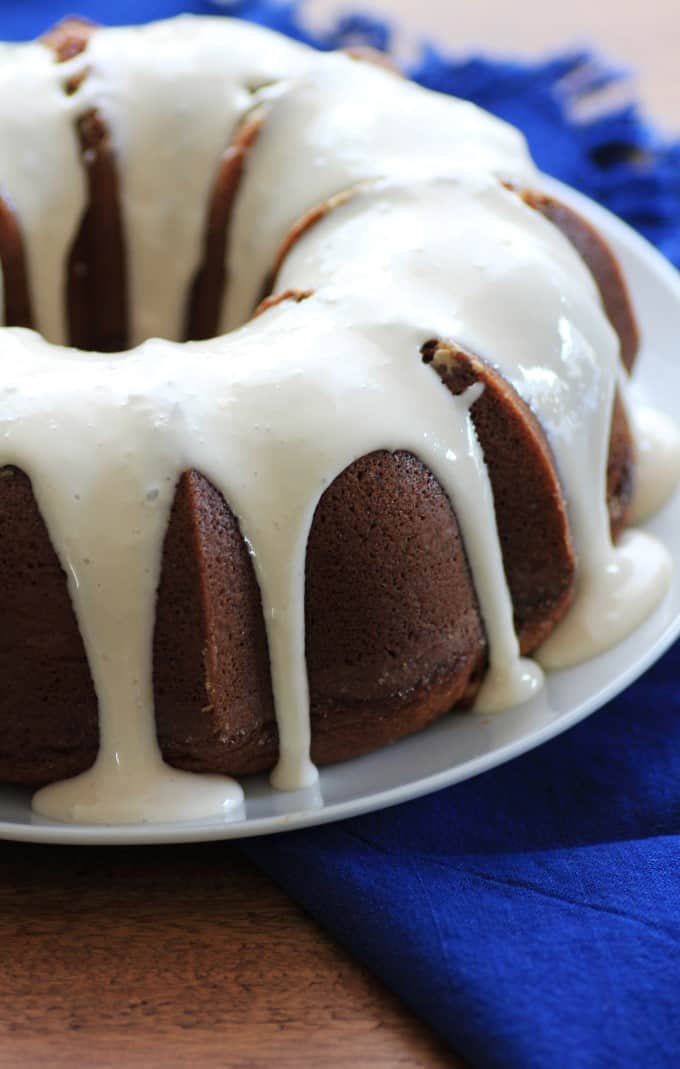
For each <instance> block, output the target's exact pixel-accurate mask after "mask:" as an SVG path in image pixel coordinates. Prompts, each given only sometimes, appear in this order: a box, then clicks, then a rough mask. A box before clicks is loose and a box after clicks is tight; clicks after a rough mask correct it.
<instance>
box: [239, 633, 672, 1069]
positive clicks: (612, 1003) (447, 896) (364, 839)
mask: <svg viewBox="0 0 680 1069" xmlns="http://www.w3.org/2000/svg"><path fill="white" fill-rule="evenodd" d="M679 679H680V649H677V648H676V649H675V650H674V651H672V652H671V653H670V654H668V655H667V656H666V658H665V659H664V660H663V661H662V662H661V663H660V664H658V665H657V666H656V667H655V668H654V669H653V670H652V671H651V672H649V673H648V675H647V676H646V677H645V678H644V679H643V680H642V681H641V682H639V683H638V684H637V685H636V686H634V687H632V688H631V689H630V690H629V691H628V692H627V693H626V694H624V695H623V696H622V697H620V698H619V699H617V700H616V701H615V702H612V703H611V704H610V705H609V706H608V707H607V708H606V709H604V710H601V711H600V712H599V713H597V714H595V715H594V716H593V717H591V719H590V720H589V721H586V722H584V723H583V724H581V725H580V726H579V727H576V728H574V729H573V730H572V731H570V732H568V733H567V734H566V735H564V736H562V737H561V738H559V739H556V740H555V741H553V742H551V743H548V744H547V745H545V746H543V747H541V748H540V749H538V750H536V751H534V752H533V753H532V754H529V755H527V756H525V757H522V758H519V759H518V760H515V761H512V762H510V763H509V764H508V765H505V766H504V767H503V768H499V769H496V770H494V771H492V772H487V773H486V774H485V775H483V776H479V777H478V778H477V779H474V780H470V781H469V782H467V783H462V784H459V785H458V786H456V787H451V788H449V789H448V790H444V791H440V792H439V793H437V794H434V795H431V796H430V797H428V798H423V799H420V800H419V801H416V802H409V803H408V804H406V805H402V806H398V807H395V808H394V809H388V810H384V811H383V812H380V813H374V814H371V815H369V816H366V817H360V818H357V819H355V820H350V821H345V822H343V823H340V824H336V825H331V826H326V827H319V828H314V829H311V830H308V831H304V832H293V833H290V834H288V835H281V836H272V837H271V838H268V839H259V840H253V841H252V842H250V843H246V844H245V846H244V849H245V852H246V853H247V854H248V856H249V857H250V858H252V859H253V860H254V861H255V862H256V863H257V864H258V865H259V866H261V867H262V868H263V869H264V870H265V871H266V872H267V873H268V874H269V875H271V876H272V877H273V878H274V879H275V880H276V881H277V882H278V883H280V884H281V886H282V887H283V888H285V890H286V891H288V892H289V893H290V894H291V895H292V896H293V897H294V898H296V899H297V900H298V901H299V902H300V903H301V904H302V905H303V906H304V907H305V909H306V910H308V911H309V913H311V914H312V915H313V916H314V917H315V918H316V919H317V920H318V921H320V923H321V924H322V925H324V927H326V928H328V930H329V931H330V932H332V933H333V935H334V936H336V938H337V939H338V940H340V942H342V943H344V944H345V946H346V947H348V949H349V950H351V951H352V952H353V953H354V954H356V956H357V957H359V958H361V959H362V960H363V961H364V962H365V963H366V964H367V965H369V966H370V968H371V969H373V970H374V971H375V972H376V973H378V975H380V976H381V977H382V979H383V980H384V981H385V982H386V983H387V984H388V985H389V986H390V987H392V988H393V989H394V990H395V991H396V992H397V993H398V994H399V995H401V997H402V998H403V999H404V1001H405V1002H407V1003H408V1004H409V1005H410V1006H411V1008H412V1009H414V1010H415V1011H416V1012H417V1013H419V1014H420V1015H421V1016H422V1017H424V1018H425V1019H426V1020H428V1021H429V1022H430V1023H431V1024H432V1025H433V1026H434V1027H435V1028H436V1030H437V1031H438V1032H439V1033H440V1034H441V1035H442V1036H444V1037H445V1038H446V1039H447V1040H448V1041H449V1042H450V1043H451V1044H452V1046H453V1047H454V1048H455V1049H456V1050H457V1051H459V1052H460V1053H461V1054H463V1055H464V1056H465V1057H466V1058H467V1059H468V1060H469V1062H470V1063H471V1065H473V1066H475V1067H477V1069H515V1067H516V1069H519V1067H521V1069H618V1067H621V1069H623V1067H624V1066H625V1067H628V1066H645V1069H657V1067H659V1069H660V1067H663V1069H677V1066H678V1065H680V1010H679V1009H678V995H679V994H680V835H678V832H679V831H680V692H679V688H678V680H679Z"/></svg>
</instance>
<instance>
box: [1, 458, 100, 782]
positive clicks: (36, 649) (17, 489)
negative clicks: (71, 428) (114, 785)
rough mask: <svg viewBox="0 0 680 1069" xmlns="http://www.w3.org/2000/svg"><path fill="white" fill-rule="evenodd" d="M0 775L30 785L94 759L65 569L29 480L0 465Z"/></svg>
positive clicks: (94, 728)
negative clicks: (52, 543) (0, 593)
mask: <svg viewBox="0 0 680 1069" xmlns="http://www.w3.org/2000/svg"><path fill="white" fill-rule="evenodd" d="M0 589H2V597H1V598H0V636H1V638H0V680H2V687H1V688H0V781H3V782H5V783H25V784H28V785H35V784H40V783H46V782H48V781H50V780H53V779H61V778H64V777H65V776H69V775H74V774H75V773H76V772H80V771H82V770H83V769H85V768H87V767H89V765H91V764H92V762H93V761H94V759H95V757H96V754H97V749H98V745H99V727H98V719H97V704H96V699H95V693H94V687H93V685H92V680H91V677H90V671H89V667H88V664H87V659H86V657H85V650H84V648H83V643H82V639H81V637H80V632H79V630H78V625H77V623H76V619H75V615H74V612H73V608H72V606H71V599H70V597H69V593H68V588H67V584H66V576H65V575H64V572H63V571H62V569H61V566H60V564H59V561H58V559H57V556H56V554H55V552H54V550H53V548H52V545H51V543H50V539H49V536H48V534H47V530H46V528H45V524H44V523H43V520H42V517H41V515H40V513H39V511H38V507H37V505H36V503H35V499H34V496H33V491H32V488H31V483H30V481H29V479H28V478H27V476H26V475H24V474H23V472H21V471H19V470H18V469H17V468H15V467H3V468H0Z"/></svg>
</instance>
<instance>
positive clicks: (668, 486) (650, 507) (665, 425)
mask: <svg viewBox="0 0 680 1069" xmlns="http://www.w3.org/2000/svg"><path fill="white" fill-rule="evenodd" d="M632 422H633V431H634V436H635V453H636V456H635V459H636V468H635V485H634V488H633V502H632V508H631V521H632V522H633V523H640V522H641V521H642V520H646V519H647V518H648V517H649V516H652V515H653V513H655V512H656V511H657V509H659V508H661V506H662V505H663V503H664V501H667V500H668V498H669V497H670V495H671V494H672V493H673V490H674V489H675V487H676V486H677V484H678V481H679V480H680V433H678V428H677V427H676V425H675V424H674V423H673V421H672V420H670V419H669V418H668V416H665V415H664V414H663V412H657V411H656V410H655V409H653V408H645V407H642V406H640V407H638V408H635V409H633V412H632Z"/></svg>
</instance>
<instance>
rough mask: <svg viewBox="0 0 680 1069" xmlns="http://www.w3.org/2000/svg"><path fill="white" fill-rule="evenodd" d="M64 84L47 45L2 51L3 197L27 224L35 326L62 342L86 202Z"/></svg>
mask: <svg viewBox="0 0 680 1069" xmlns="http://www.w3.org/2000/svg"><path fill="white" fill-rule="evenodd" d="M63 82H64V72H63V71H62V70H60V69H59V67H58V65H57V64H56V63H55V62H54V59H53V57H52V56H51V54H50V53H49V52H48V50H47V49H46V48H44V47H43V46H42V45H38V44H27V45H11V46H8V45H5V46H4V47H3V48H2V49H0V195H2V197H3V198H4V199H5V200H6V201H7V203H8V204H9V205H11V207H12V208H13V210H14V212H15V215H16V219H17V221H18V224H19V227H20V229H21V233H22V237H23V240H24V247H25V254H26V262H27V271H28V278H29V283H30V287H31V291H32V294H33V304H34V309H35V320H36V324H37V327H38V329H39V330H40V331H41V332H42V333H43V334H44V335H45V337H47V338H50V340H52V341H54V342H57V343H60V342H63V341H64V339H65V337H66V331H65V308H64V294H63V287H62V284H61V283H62V280H63V278H64V273H65V265H66V260H67V256H68V252H69V249H70V247H71V243H72V241H73V237H74V234H75V232H76V230H77V227H78V222H79V220H80V217H81V215H82V212H83V207H84V204H85V181H84V177H83V171H82V167H81V163H80V152H79V148H78V142H77V137H76V132H75V126H74V121H75V114H76V113H75V109H74V107H73V102H72V100H71V99H70V98H69V97H68V96H67V95H66V94H65V93H64V91H63ZM36 131H40V136H36Z"/></svg>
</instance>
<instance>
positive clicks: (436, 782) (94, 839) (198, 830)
mask: <svg viewBox="0 0 680 1069" xmlns="http://www.w3.org/2000/svg"><path fill="white" fill-rule="evenodd" d="M540 186H541V188H542V189H543V190H544V191H545V192H547V193H553V194H555V195H557V196H558V197H560V198H561V199H563V200H564V201H566V202H567V203H568V204H570V205H571V206H573V207H575V208H576V209H577V210H580V211H581V212H582V214H583V215H585V216H586V218H588V219H589V220H590V221H591V222H593V223H595V224H596V225H598V226H599V228H600V229H601V230H602V232H603V233H604V234H605V236H606V237H607V238H608V239H610V240H611V241H612V242H613V243H614V245H616V246H618V247H619V248H621V247H623V248H625V249H627V250H628V251H629V252H630V253H631V254H632V255H633V256H634V257H635V258H636V259H637V260H638V261H639V263H640V264H641V265H642V266H643V267H644V269H645V271H646V273H648V274H649V276H650V277H653V278H654V279H655V283H656V284H657V285H659V286H661V287H662V288H664V289H667V290H669V291H672V293H673V295H674V296H675V298H677V299H678V302H679V304H680V274H679V273H678V272H677V271H676V269H675V268H674V267H673V265H672V264H671V263H670V262H669V261H668V260H666V259H665V257H664V256H663V255H662V254H661V253H660V252H659V251H658V250H657V249H656V248H654V246H653V245H651V244H650V243H649V242H648V241H647V240H646V239H645V238H643V237H642V236H641V235H640V234H638V233H637V232H636V231H634V230H633V229H632V228H631V227H630V226H628V224H626V223H624V222H623V221H622V220H621V219H619V218H618V217H617V216H615V215H613V214H612V213H611V212H609V211H608V210H607V209H606V208H603V207H602V206H601V205H599V204H597V203H596V202H594V201H592V200H591V199H590V198H588V197H586V196H585V195H584V194H582V193H580V192H578V191H577V190H575V189H572V188H571V187H570V186H567V185H565V184H564V183H562V182H560V181H558V180H557V179H555V178H551V177H549V176H547V175H543V176H541V182H540ZM631 290H632V296H633V299H635V291H634V289H633V287H632V286H631ZM641 377H642V378H643V381H644V376H641ZM678 635H680V613H677V614H676V616H675V618H673V619H671V620H670V621H669V622H668V623H667V624H666V625H665V626H664V627H663V629H662V630H661V632H660V633H659V634H658V635H657V636H656V638H655V639H654V641H652V642H651V643H650V644H649V645H648V646H646V647H645V648H644V650H643V651H642V653H641V655H640V656H639V657H638V658H634V659H633V661H632V663H631V664H629V666H628V668H627V669H625V670H624V671H623V672H618V673H617V674H616V675H615V676H614V678H612V679H611V680H610V681H609V682H607V683H604V684H601V685H599V686H597V687H596V688H595V690H594V691H593V692H592V693H590V694H588V696H587V697H586V698H584V699H583V700H581V701H580V702H579V703H578V704H577V705H575V706H574V707H573V708H572V709H570V710H568V711H566V712H564V713H562V714H560V715H558V716H557V717H555V718H554V719H553V720H551V721H549V722H548V723H546V724H543V725H542V726H541V727H539V728H535V729H530V730H528V731H526V732H525V733H524V734H523V735H521V736H520V737H518V738H515V739H512V740H510V741H509V742H506V743H505V744H502V745H500V746H498V747H495V748H493V749H490V750H488V751H487V752H486V753H482V754H477V755H476V756H474V757H470V758H468V759H467V760H463V761H460V762H457V763H454V764H453V765H452V766H451V767H449V768H447V769H443V770H439V771H436V772H433V773H430V774H429V775H425V776H423V777H421V778H419V779H416V780H413V781H411V782H408V783H406V784H401V785H397V786H392V787H389V788H384V789H382V790H378V791H376V792H375V793H367V794H362V795H360V796H358V797H356V798H353V799H346V800H343V801H336V802H331V803H328V804H323V805H322V806H320V807H305V808H301V809H299V810H297V811H292V812H289V813H283V814H278V815H272V816H264V817H247V816H246V817H245V818H244V819H240V820H234V821H228V820H227V821H224V822H219V821H215V820H214V819H213V820H209V821H208V820H203V821H187V822H182V823H179V822H177V823H168V824H160V823H159V824H151V823H143V824H129V825H86V824H60V823H56V822H49V821H46V820H43V819H42V818H35V822H34V820H33V818H31V819H29V820H26V821H6V820H0V840H2V839H4V840H9V841H15V842H16V841H21V842H33V843H42V844H51V845H55V846H56V845H65V846H66V845H82V846H87V845H97V846H106V845H110V846H114V845H127V846H133V845H140V846H142V845H145V846H150V845H162V844H170V843H191V842H209V841H216V840H222V839H240V838H250V837H254V836H263V835H274V834H281V833H284V832H287V831H295V830H299V829H301V828H304V827H312V826H316V825H321V824H327V823H331V822H335V821H338V820H343V819H348V818H350V817H355V816H360V815H361V814H364V813H368V812H374V811H376V810H380V809H386V808H391V807H392V806H395V805H399V804H401V803H402V802H407V801H412V800H414V799H416V798H420V797H422V796H424V795H427V794H431V793H434V792H435V791H438V790H441V789H443V788H444V787H449V786H453V785H454V784H456V783H461V782H463V781H464V780H466V779H471V778H473V777H475V776H478V775H481V774H483V773H484V772H488V771H490V770H491V769H493V768H496V767H498V766H500V765H502V764H505V763H506V762H507V761H510V760H513V759H514V758H516V757H520V756H521V755H522V754H525V753H528V752H529V751H531V750H533V749H536V748H538V747H539V746H542V745H543V744H544V743H546V742H548V741H549V740H550V739H553V738H555V737H556V736H557V735H560V734H562V733H563V732H565V731H567V730H569V729H570V728H572V727H574V726H575V725H576V724H578V723H579V722H580V721H582V720H584V719H585V718H586V717H587V716H590V715H591V714H592V713H594V712H595V711H596V710H597V709H600V708H602V706H604V705H605V704H606V703H607V702H608V701H610V700H611V699H612V698H614V697H615V696H616V695H617V694H620V693H621V692H622V691H623V690H625V689H626V688H627V687H628V686H630V685H631V683H633V682H634V680H635V679H637V678H638V677H639V676H640V675H642V674H643V672H645V671H646V670H647V669H648V668H649V667H650V666H651V665H652V664H654V663H655V661H657V660H658V659H659V657H661V655H662V654H663V653H664V652H665V651H666V650H667V649H669V648H670V646H671V645H672V644H673V642H674V641H675V639H676V638H677V637H678ZM585 663H586V664H587V663H588V662H585ZM582 667H583V666H578V667H577V668H576V669H571V670H570V671H572V672H573V671H578V670H579V669H580V668H582ZM557 674H559V673H557ZM499 715H500V716H502V715H503V714H502V713H501V714H499ZM411 738H412V739H413V740H415V741H416V744H417V739H418V735H416V736H412V737H411ZM397 745H399V744H397ZM390 750H391V748H385V749H384V751H380V752H386V753H389V752H390ZM355 760H361V758H357V759H355ZM346 764H353V762H346ZM330 768H336V769H338V768H342V765H335V766H330ZM323 775H324V771H323V770H322V771H321V777H322V778H323ZM6 789H7V790H10V791H13V793H16V794H17V795H23V794H26V795H29V796H30V793H32V792H29V791H27V790H24V789H20V788H16V789H12V788H11V787H7V788H6ZM270 790H273V789H272V788H270ZM2 810H3V807H2V804H1V802H0V816H2Z"/></svg>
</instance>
